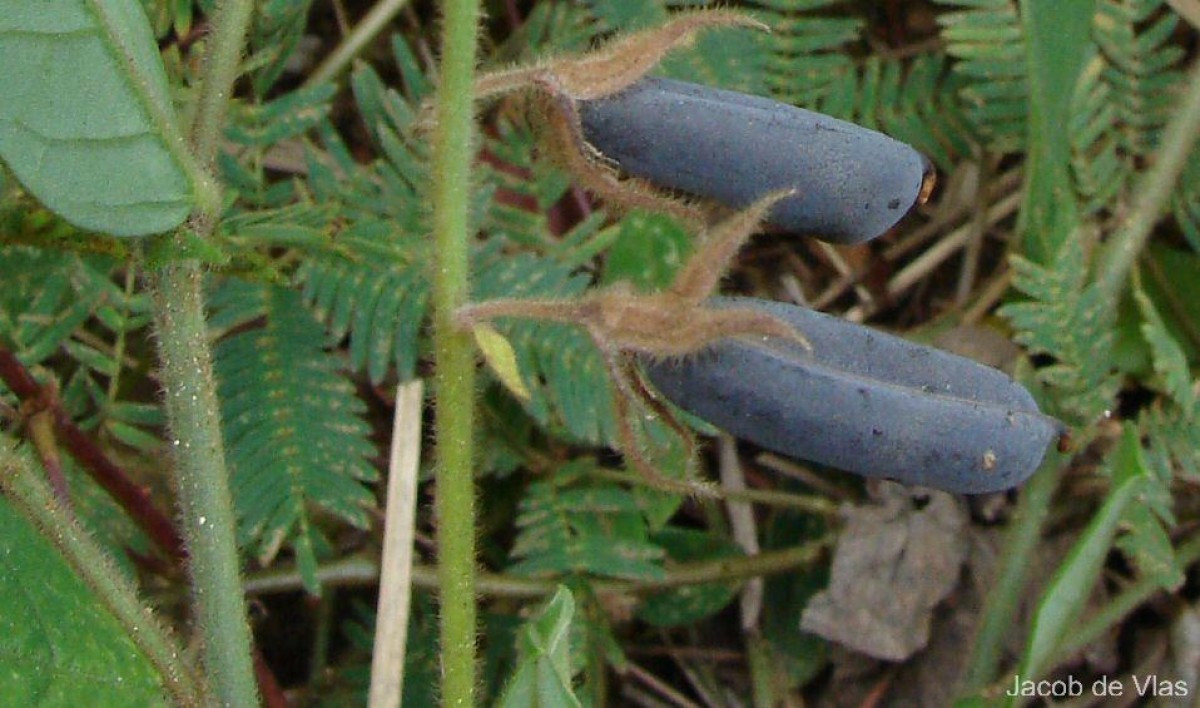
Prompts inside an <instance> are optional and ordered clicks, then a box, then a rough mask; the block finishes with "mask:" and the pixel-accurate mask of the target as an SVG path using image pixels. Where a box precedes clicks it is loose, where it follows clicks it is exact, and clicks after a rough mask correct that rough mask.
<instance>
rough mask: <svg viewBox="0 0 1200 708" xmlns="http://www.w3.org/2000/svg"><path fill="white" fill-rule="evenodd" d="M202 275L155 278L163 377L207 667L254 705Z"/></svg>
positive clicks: (167, 271)
mask: <svg viewBox="0 0 1200 708" xmlns="http://www.w3.org/2000/svg"><path fill="white" fill-rule="evenodd" d="M200 279H201V272H200V266H199V264H197V263H196V262H194V261H184V262H179V263H171V264H168V265H166V266H164V267H163V268H162V269H161V270H160V271H159V272H158V273H156V274H155V275H154V277H153V279H152V283H151V288H152V290H153V295H154V310H155V313H154V324H155V330H156V333H157V335H158V358H159V364H160V376H161V380H162V386H163V390H164V399H165V404H166V409H167V419H168V422H169V424H170V430H171V436H172V439H171V446H172V449H173V452H174V457H175V475H176V485H175V486H176V490H177V492H178V496H179V511H180V514H179V521H180V527H181V530H182V532H183V538H184V542H185V544H186V545H187V549H188V559H189V563H188V570H189V573H190V575H191V580H192V605H193V612H194V614H195V619H196V624H197V626H198V627H199V629H200V634H201V637H202V638H203V640H204V665H205V673H206V675H207V676H208V681H209V684H210V686H211V687H212V690H213V692H214V693H215V694H216V697H217V699H218V700H219V701H220V702H221V703H223V704H225V705H238V706H241V705H255V704H257V702H258V697H257V689H256V686H255V682H254V670H253V665H252V663H251V660H250V627H249V625H248V624H247V623H246V607H245V603H244V600H243V596H242V593H241V581H240V577H239V574H238V568H239V561H238V552H237V542H236V538H235V536H234V515H233V500H232V498H231V497H230V494H229V475H228V470H227V468H226V465H225V450H224V443H223V441H222V439H221V421H220V409H219V406H218V404H217V391H216V383H215V381H214V380H213V374H212V354H211V351H210V349H209V346H208V330H207V326H206V323H205V319H204V299H203V293H202V292H201V287H200V286H201V283H200Z"/></svg>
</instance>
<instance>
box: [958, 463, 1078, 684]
mask: <svg viewBox="0 0 1200 708" xmlns="http://www.w3.org/2000/svg"><path fill="white" fill-rule="evenodd" d="M1067 461H1068V458H1067V457H1065V456H1064V455H1062V454H1060V453H1057V452H1055V451H1053V450H1051V451H1050V452H1049V453H1048V454H1047V455H1046V459H1045V460H1043V461H1042V466H1041V468H1040V469H1039V470H1038V472H1037V474H1035V475H1034V476H1033V478H1032V479H1030V480H1029V483H1028V484H1026V485H1025V488H1024V489H1022V490H1021V500H1020V502H1019V503H1018V504H1017V511H1016V514H1014V516H1013V519H1012V524H1011V525H1010V526H1009V529H1008V534H1007V536H1006V537H1005V539H1004V555H1003V556H1002V557H1001V559H1000V563H1001V565H1000V573H999V575H998V576H997V577H996V581H995V582H994V583H993V584H992V589H991V592H989V593H988V597H987V600H986V602H985V603H984V606H983V613H982V615H981V617H980V620H979V628H978V630H976V633H975V645H974V647H972V651H971V663H970V664H969V665H968V666H967V672H966V675H965V676H964V678H963V685H962V689H963V691H964V693H978V692H979V691H980V690H982V689H983V688H984V687H985V686H987V685H988V684H989V683H991V682H992V679H993V677H994V676H995V674H996V668H997V667H998V666H999V665H1000V658H1001V653H1002V652H1003V651H1004V645H1005V642H1006V641H1007V639H1008V637H1010V636H1012V634H1013V631H1014V627H1015V625H1016V621H1017V619H1016V618H1017V607H1018V605H1019V603H1020V601H1021V593H1022V591H1023V590H1024V589H1025V583H1026V581H1028V579H1029V569H1030V568H1031V567H1032V566H1033V563H1032V562H1031V561H1030V559H1031V558H1032V556H1033V552H1034V549H1035V548H1036V547H1037V545H1038V542H1039V541H1040V540H1041V534H1042V526H1043V524H1044V523H1045V521H1046V514H1047V513H1048V512H1049V510H1050V501H1051V500H1052V499H1053V498H1054V491H1055V490H1056V489H1058V480H1059V476H1060V472H1061V470H1062V468H1063V466H1064V465H1065V464H1066V463H1067ZM1018 631H1019V630H1018Z"/></svg>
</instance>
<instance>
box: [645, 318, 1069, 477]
mask: <svg viewBox="0 0 1200 708" xmlns="http://www.w3.org/2000/svg"><path fill="white" fill-rule="evenodd" d="M712 303H713V305H714V306H718V307H742V308H753V309H756V310H760V311H764V312H769V313H771V314H772V315H774V316H775V317H778V318H780V319H781V320H784V321H786V322H788V323H790V324H792V325H794V326H795V328H796V330H797V331H799V332H800V333H802V334H803V335H804V336H805V337H806V338H807V339H808V340H809V341H810V342H811V343H812V351H811V352H808V351H805V350H804V349H803V348H801V347H800V346H799V345H797V344H796V343H794V342H787V341H780V340H768V341H764V342H763V343H757V342H750V341H746V340H741V339H726V340H722V341H720V342H717V343H715V344H714V345H712V346H711V347H710V348H709V349H707V350H705V351H704V352H702V353H700V354H697V355H694V356H691V357H687V358H684V359H679V360H666V361H659V362H651V361H645V362H643V366H644V368H645V371H646V373H647V374H648V376H649V378H650V380H651V381H652V382H653V383H654V385H655V386H656V387H657V388H658V389H659V390H660V391H661V392H662V393H663V394H664V395H665V396H666V397H667V398H668V399H670V400H671V401H672V402H674V403H675V404H676V405H678V406H680V407H681V408H683V409H684V410H686V411H689V412H690V413H692V414H694V415H696V416H699V417H700V418H703V419H704V420H707V421H709V422H710V423H712V424H714V425H716V426H717V427H720V428H723V429H724V430H726V431H728V432H730V433H731V434H733V435H735V436H737V437H739V438H743V439H745V440H748V441H750V442H753V443H756V444H758V445H760V446H762V447H764V448H766V449H769V450H773V451H775V452H778V453H781V454H784V455H788V456H791V457H796V458H799V459H804V460H810V461H813V462H818V463H821V464H825V465H829V466H832V467H837V468H839V469H843V470H847V471H850V472H855V473H857V474H861V475H864V476H867V477H882V478H889V479H895V480H899V481H902V482H906V483H909V484H916V485H921V486H925V487H932V488H936V489H943V490H946V491H949V492H957V493H965V494H981V493H985V492H994V491H999V490H1003V489H1008V488H1010V487H1013V486H1016V485H1017V484H1020V483H1021V482H1023V481H1025V479H1026V478H1028V477H1029V475H1031V474H1033V472H1034V471H1035V470H1036V469H1037V467H1038V465H1039V464H1040V463H1041V460H1042V458H1043V456H1044V455H1045V453H1046V449H1047V447H1048V446H1049V445H1050V444H1051V443H1052V442H1054V441H1055V440H1056V439H1057V438H1058V437H1059V436H1060V435H1061V434H1062V433H1063V432H1064V428H1063V426H1062V424H1061V423H1059V422H1058V421H1057V420H1055V419H1054V418H1051V417H1049V416H1046V415H1043V414H1042V413H1040V412H1039V411H1038V407H1037V404H1036V403H1035V402H1034V400H1033V398H1032V397H1031V396H1030V395H1029V392H1028V391H1026V390H1025V389H1024V388H1023V387H1022V386H1021V385H1020V384H1018V383H1016V382H1015V381H1013V380H1012V379H1010V378H1009V377H1008V376H1007V375H1005V374H1004V373H1003V372H1001V371H999V370H997V369H992V368H990V367H987V366H984V365H982V364H978V363H976V362H974V361H971V360H970V359H965V358H963V357H960V356H956V355H954V354H949V353H947V352H944V351H941V350H939V349H933V348H931V347H926V346H922V345H919V344H914V343H912V342H909V341H906V340H904V339H900V338H899V337H894V336H892V335H889V334H884V333H881V332H877V331H874V330H872V329H869V328H867V327H863V326H860V325H856V324H853V323H850V322H846V321H844V320H840V319H837V318H835V317H830V316H829V315H824V314H821V313H819V312H814V311H812V310H808V309H805V308H801V307H797V306H794V305H788V304H785V303H778V302H769V301H764V300H755V299H745V298H717V299H715V300H713V301H712Z"/></svg>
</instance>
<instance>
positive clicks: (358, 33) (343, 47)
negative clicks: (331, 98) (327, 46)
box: [304, 0, 408, 86]
mask: <svg viewBox="0 0 1200 708" xmlns="http://www.w3.org/2000/svg"><path fill="white" fill-rule="evenodd" d="M407 4H408V0H380V2H378V3H376V4H375V6H374V7H372V8H371V10H370V12H368V13H367V14H366V15H365V16H364V17H363V18H362V20H360V21H359V23H358V24H357V25H355V26H354V29H352V30H350V34H348V35H346V38H345V39H344V40H342V43H341V44H339V45H338V46H337V47H336V48H335V49H334V50H333V52H332V53H330V54H329V56H327V57H325V59H324V61H322V62H321V63H320V64H319V65H318V66H317V68H316V69H314V70H313V72H312V74H311V75H309V77H308V78H307V79H306V80H305V81H304V85H305V86H316V85H317V84H321V83H324V82H326V81H331V80H333V79H335V78H337V76H338V75H339V74H341V73H342V72H343V71H345V70H346V67H348V66H350V62H351V61H353V60H354V57H356V56H358V55H359V53H360V52H362V50H363V48H364V47H366V46H367V45H368V44H370V43H371V41H372V40H373V39H375V37H377V36H379V33H380V32H382V31H383V30H385V29H386V28H387V26H388V23H390V22H391V21H392V19H393V18H394V17H395V16H396V15H398V14H400V11H401V10H403V9H404V6H405V5H407Z"/></svg>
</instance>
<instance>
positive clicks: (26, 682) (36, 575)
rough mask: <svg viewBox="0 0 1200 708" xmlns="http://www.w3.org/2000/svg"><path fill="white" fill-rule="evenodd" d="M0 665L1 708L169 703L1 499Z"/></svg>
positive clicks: (140, 657) (150, 673)
mask: <svg viewBox="0 0 1200 708" xmlns="http://www.w3.org/2000/svg"><path fill="white" fill-rule="evenodd" d="M0 667H3V670H0V696H2V697H3V698H2V699H0V702H2V703H3V704H4V705H11V706H72V705H74V706H83V705H86V706H135V705H136V706H155V705H167V700H166V696H165V694H164V692H163V689H162V686H161V684H160V682H159V678H158V673H157V672H156V671H155V669H154V667H153V665H152V664H151V663H150V661H149V660H148V659H147V658H146V657H145V655H144V654H142V653H141V652H140V651H139V650H138V648H137V647H136V646H135V645H134V644H133V642H132V641H130V639H129V637H128V635H126V633H125V630H124V629H123V628H122V627H121V626H120V624H119V623H118V622H117V620H116V619H115V618H113V616H112V615H111V614H109V613H108V611H107V610H106V609H105V608H104V607H102V606H101V605H100V604H99V603H98V602H97V601H96V598H95V597H94V596H93V595H92V593H91V591H90V590H89V589H88V587H87V586H86V585H85V584H84V583H83V581H82V580H80V579H79V578H78V577H77V576H76V575H75V574H74V573H73V572H71V569H70V568H69V567H68V566H67V564H66V562H65V561H64V560H63V559H62V557H61V556H59V554H58V551H56V550H55V549H54V548H53V547H52V546H51V545H50V544H49V543H48V542H47V541H46V540H45V539H44V538H43V537H42V535H41V534H40V533H38V532H37V531H36V530H35V529H34V528H33V527H32V526H31V525H30V524H29V523H28V522H27V521H26V520H25V519H24V518H23V517H22V516H21V515H20V514H19V513H17V511H16V510H15V509H14V508H13V507H12V506H11V505H10V504H9V502H8V501H7V500H6V499H4V498H3V497H0Z"/></svg>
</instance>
